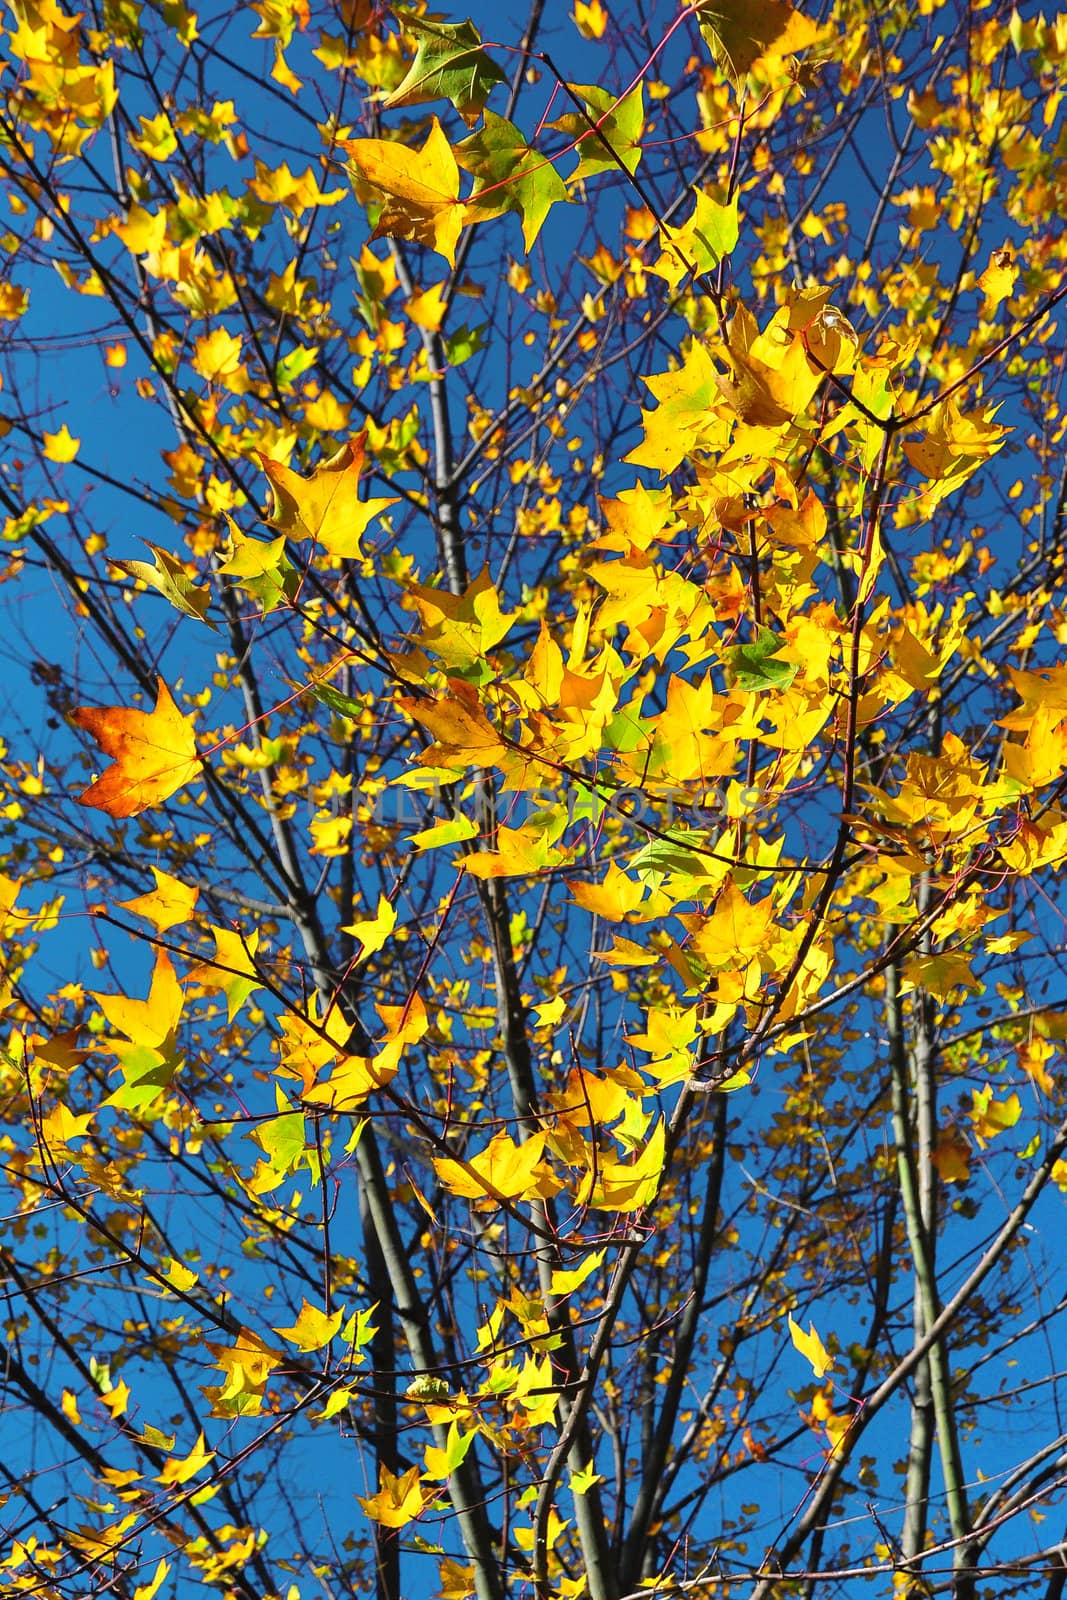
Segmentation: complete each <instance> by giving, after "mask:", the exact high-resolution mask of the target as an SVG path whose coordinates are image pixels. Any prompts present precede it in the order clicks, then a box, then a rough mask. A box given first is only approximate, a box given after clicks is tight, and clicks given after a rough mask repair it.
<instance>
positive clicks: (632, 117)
mask: <svg viewBox="0 0 1067 1600" xmlns="http://www.w3.org/2000/svg"><path fill="white" fill-rule="evenodd" d="M570 90H571V94H572V95H575V96H577V98H578V99H580V100H581V101H582V103H583V105H584V107H585V110H584V114H583V113H582V112H577V111H567V112H565V113H564V115H563V116H561V117H558V118H557V119H556V121H555V122H553V123H552V127H554V128H555V129H556V130H557V131H558V132H559V133H565V134H567V135H568V136H569V137H570V138H571V139H573V140H574V142H575V145H576V147H577V151H578V165H577V167H576V168H575V170H574V171H573V172H572V173H571V175H570V178H569V180H568V181H569V183H571V184H576V183H584V182H586V180H587V179H589V178H593V177H596V176H597V174H598V173H602V172H611V171H613V170H615V171H617V170H618V169H619V168H621V169H622V170H623V171H624V172H629V173H631V174H632V173H634V172H636V171H637V168H638V166H639V165H640V162H641V137H642V134H643V133H644V129H645V104H644V92H643V88H642V85H641V83H640V82H639V83H638V84H637V87H636V88H634V89H631V90H630V91H629V93H628V94H625V95H623V96H622V98H621V99H620V98H619V97H618V96H617V95H614V94H612V93H611V91H610V90H608V89H602V88H601V87H600V86H599V85H598V84H583V83H574V84H571V85H570Z"/></svg>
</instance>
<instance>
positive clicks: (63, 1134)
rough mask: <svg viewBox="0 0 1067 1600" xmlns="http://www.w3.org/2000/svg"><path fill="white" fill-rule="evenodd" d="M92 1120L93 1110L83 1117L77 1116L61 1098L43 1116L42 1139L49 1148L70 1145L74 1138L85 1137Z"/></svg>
mask: <svg viewBox="0 0 1067 1600" xmlns="http://www.w3.org/2000/svg"><path fill="white" fill-rule="evenodd" d="M92 1120H93V1113H92V1112H91V1111H89V1112H87V1113H86V1115H85V1116H83V1117H76V1116H75V1115H74V1113H73V1111H71V1109H70V1107H69V1106H67V1105H65V1104H64V1103H63V1101H62V1100H61V1101H59V1103H58V1105H55V1106H53V1108H52V1110H51V1111H49V1112H48V1113H47V1115H46V1116H43V1117H42V1118H41V1139H42V1141H43V1143H44V1144H45V1146H46V1147H47V1148H51V1147H53V1146H55V1145H68V1144H69V1143H70V1141H71V1140H72V1139H84V1138H85V1135H86V1134H87V1133H88V1131H89V1124H90V1123H91V1122H92Z"/></svg>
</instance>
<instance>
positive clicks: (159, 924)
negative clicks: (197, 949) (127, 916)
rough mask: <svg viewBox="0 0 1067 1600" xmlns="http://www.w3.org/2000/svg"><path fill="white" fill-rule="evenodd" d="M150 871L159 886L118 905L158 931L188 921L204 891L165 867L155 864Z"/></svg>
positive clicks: (162, 931)
mask: <svg viewBox="0 0 1067 1600" xmlns="http://www.w3.org/2000/svg"><path fill="white" fill-rule="evenodd" d="M149 870H150V871H151V873H152V876H153V877H154V878H155V880H156V887H155V888H154V889H152V890H150V891H149V893H148V894H139V895H137V896H136V897H135V898H134V899H133V900H120V901H119V902H118V904H119V905H120V906H122V908H123V910H125V911H132V912H133V914H134V915H135V916H138V917H144V918H145V919H146V921H148V922H150V923H151V924H152V926H153V927H154V928H155V930H156V932H157V933H166V931H167V929H168V928H174V927H177V926H178V925H179V923H182V922H188V920H189V918H190V917H191V916H192V914H193V911H194V910H195V909H196V902H197V899H198V897H199V894H200V891H199V889H197V888H194V887H193V886H192V885H191V884H187V883H182V882H181V880H180V879H179V878H175V877H172V876H171V874H170V873H169V872H164V871H163V869H162V867H157V866H154V865H153V866H151V867H150V869H149Z"/></svg>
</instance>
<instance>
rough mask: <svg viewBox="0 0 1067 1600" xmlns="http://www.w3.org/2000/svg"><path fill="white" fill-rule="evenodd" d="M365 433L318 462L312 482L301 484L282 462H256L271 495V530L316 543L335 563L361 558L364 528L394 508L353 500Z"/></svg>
mask: <svg viewBox="0 0 1067 1600" xmlns="http://www.w3.org/2000/svg"><path fill="white" fill-rule="evenodd" d="M366 438H367V435H366V433H365V432H364V433H358V434H356V435H355V437H354V438H352V439H349V440H348V442H347V443H346V444H343V445H342V446H341V448H340V450H338V451H337V453H336V455H332V456H330V458H329V460H327V461H321V462H320V463H319V465H318V466H317V467H316V468H315V469H314V471H313V472H312V474H311V476H310V477H308V478H302V477H301V476H300V474H299V473H298V472H294V471H293V469H292V468H291V467H287V466H285V464H284V463H283V462H281V461H272V460H271V459H270V458H269V456H264V455H261V456H260V458H259V459H260V462H261V464H262V467H263V470H264V472H265V473H266V474H267V477H268V478H269V479H270V482H271V488H272V490H273V492H274V512H273V515H272V517H271V524H272V526H273V527H275V528H280V529H281V531H282V532H283V533H286V534H288V535H289V537H290V538H291V539H318V541H319V542H320V544H323V545H324V546H325V547H326V549H327V550H328V551H329V553H330V555H332V556H337V557H338V559H339V560H356V559H358V557H359V556H360V555H362V550H361V547H360V540H361V539H362V537H363V535H364V533H365V532H366V529H367V524H368V523H369V522H370V521H371V520H372V518H374V517H376V516H377V515H378V514H379V512H381V511H385V510H386V509H387V508H388V507H389V506H393V505H396V496H395V495H387V496H384V497H382V498H380V499H375V500H361V499H360V498H359V496H358V494H357V492H356V491H357V487H358V484H359V480H360V475H361V473H362V471H363V458H364V450H365V444H366Z"/></svg>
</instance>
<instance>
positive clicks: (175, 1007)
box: [93, 949, 185, 1050]
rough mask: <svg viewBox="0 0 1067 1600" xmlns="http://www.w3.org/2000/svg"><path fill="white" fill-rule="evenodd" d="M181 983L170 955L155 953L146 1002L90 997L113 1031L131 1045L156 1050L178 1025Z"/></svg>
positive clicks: (123, 997)
mask: <svg viewBox="0 0 1067 1600" xmlns="http://www.w3.org/2000/svg"><path fill="white" fill-rule="evenodd" d="M184 998H185V997H184V995H183V993H182V987H181V984H180V983H179V982H178V978H177V975H176V973H175V971H174V966H173V964H172V962H171V959H170V956H168V954H167V952H166V951H165V950H163V949H159V950H157V951H156V964H155V967H154V968H153V970H152V982H151V985H150V987H149V990H148V999H147V1000H131V999H129V998H128V997H127V996H126V995H124V994H94V995H93V999H94V1000H95V1001H96V1003H97V1005H98V1006H99V1007H100V1009H101V1011H102V1012H103V1013H104V1016H105V1017H106V1018H107V1020H108V1022H110V1024H111V1026H112V1027H113V1028H118V1030H119V1032H120V1033H124V1034H125V1035H126V1037H127V1039H132V1041H133V1042H134V1044H140V1045H147V1046H148V1047H149V1048H150V1049H153V1050H155V1049H158V1048H159V1046H160V1045H162V1044H163V1043H164V1041H165V1040H167V1039H168V1038H169V1037H170V1035H171V1034H172V1033H173V1032H174V1029H175V1028H176V1027H177V1025H178V1019H179V1017H180V1016H181V1014H182V1004H183V1001H184Z"/></svg>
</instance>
